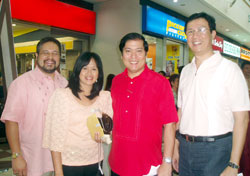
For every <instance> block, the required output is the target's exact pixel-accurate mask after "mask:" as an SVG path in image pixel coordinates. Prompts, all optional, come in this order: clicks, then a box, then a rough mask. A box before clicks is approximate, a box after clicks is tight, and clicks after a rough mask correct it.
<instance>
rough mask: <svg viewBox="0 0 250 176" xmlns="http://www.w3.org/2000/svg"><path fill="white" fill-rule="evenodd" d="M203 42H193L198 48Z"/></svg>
mask: <svg viewBox="0 0 250 176" xmlns="http://www.w3.org/2000/svg"><path fill="white" fill-rule="evenodd" d="M200 44H201V42H193V45H194V46H196V45H200Z"/></svg>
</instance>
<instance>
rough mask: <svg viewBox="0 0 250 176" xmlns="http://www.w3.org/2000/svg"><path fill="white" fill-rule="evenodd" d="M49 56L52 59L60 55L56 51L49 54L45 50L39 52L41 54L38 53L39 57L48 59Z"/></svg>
mask: <svg viewBox="0 0 250 176" xmlns="http://www.w3.org/2000/svg"><path fill="white" fill-rule="evenodd" d="M50 54H51V55H52V56H53V57H58V56H59V55H60V54H59V52H58V51H52V52H49V51H47V50H44V51H41V52H40V55H41V56H42V57H49V56H50Z"/></svg>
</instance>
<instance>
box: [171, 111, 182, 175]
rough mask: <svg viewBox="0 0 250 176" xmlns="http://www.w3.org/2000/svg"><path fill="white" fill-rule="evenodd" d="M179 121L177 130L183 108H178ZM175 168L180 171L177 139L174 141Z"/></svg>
mask: <svg viewBox="0 0 250 176" xmlns="http://www.w3.org/2000/svg"><path fill="white" fill-rule="evenodd" d="M178 117H179V122H178V123H177V124H176V131H177V130H179V125H180V119H181V109H180V108H179V109H178ZM172 164H173V168H174V170H176V171H177V172H179V141H178V139H175V143H174V154H173V163H172Z"/></svg>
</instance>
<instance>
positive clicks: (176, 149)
mask: <svg viewBox="0 0 250 176" xmlns="http://www.w3.org/2000/svg"><path fill="white" fill-rule="evenodd" d="M179 157H180V156H179V141H178V140H177V139H176V140H175V145H174V153H173V163H172V165H173V168H174V170H175V171H176V172H179Z"/></svg>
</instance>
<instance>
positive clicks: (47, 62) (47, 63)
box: [44, 60, 56, 66]
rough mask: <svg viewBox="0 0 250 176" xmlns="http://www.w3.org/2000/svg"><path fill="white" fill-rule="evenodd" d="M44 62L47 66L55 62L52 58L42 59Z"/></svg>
mask: <svg viewBox="0 0 250 176" xmlns="http://www.w3.org/2000/svg"><path fill="white" fill-rule="evenodd" d="M44 64H46V65H48V66H51V65H55V64H56V62H55V61H54V60H45V61H44Z"/></svg>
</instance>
